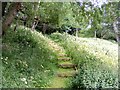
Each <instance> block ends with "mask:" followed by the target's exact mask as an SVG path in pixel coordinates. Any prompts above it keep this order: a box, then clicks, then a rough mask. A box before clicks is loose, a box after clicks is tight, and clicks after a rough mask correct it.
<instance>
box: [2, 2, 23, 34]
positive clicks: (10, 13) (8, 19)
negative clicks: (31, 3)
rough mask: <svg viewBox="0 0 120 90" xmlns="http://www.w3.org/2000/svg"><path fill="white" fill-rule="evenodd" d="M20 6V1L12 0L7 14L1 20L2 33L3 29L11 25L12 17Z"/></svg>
mask: <svg viewBox="0 0 120 90" xmlns="http://www.w3.org/2000/svg"><path fill="white" fill-rule="evenodd" d="M20 8H21V2H13V3H12V4H11V5H10V7H9V10H8V13H7V15H6V16H5V20H4V21H3V22H2V31H3V32H2V34H3V35H4V33H5V31H6V30H7V29H8V28H9V26H10V25H11V23H12V21H13V19H14V18H15V16H16V14H17V13H18V12H19V10H20Z"/></svg>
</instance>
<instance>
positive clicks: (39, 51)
mask: <svg viewBox="0 0 120 90" xmlns="http://www.w3.org/2000/svg"><path fill="white" fill-rule="evenodd" d="M49 41H50V40H49V39H48V38H47V37H45V36H43V35H42V34H41V33H38V32H36V31H31V30H30V29H28V28H24V27H22V26H20V27H18V28H17V30H16V31H13V29H12V28H11V29H9V30H8V32H7V33H6V35H5V36H4V37H3V40H2V58H1V59H2V62H3V64H2V66H3V67H2V71H3V73H2V75H3V87H4V88H6V87H8V88H9V87H10V88H15V87H20V88H21V87H29V88H33V87H45V86H47V83H48V82H49V80H50V78H51V77H52V76H53V73H54V72H53V70H54V69H55V68H56V64H57V56H56V53H54V52H53V51H52V50H51V49H50V47H49V46H48V42H49Z"/></svg>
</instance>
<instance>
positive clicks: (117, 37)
mask: <svg viewBox="0 0 120 90" xmlns="http://www.w3.org/2000/svg"><path fill="white" fill-rule="evenodd" d="M113 28H114V32H115V36H116V40H117V42H118V43H120V36H119V35H120V31H119V30H118V27H117V24H116V22H113Z"/></svg>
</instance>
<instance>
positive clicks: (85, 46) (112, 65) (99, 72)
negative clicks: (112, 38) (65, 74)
mask: <svg viewBox="0 0 120 90" xmlns="http://www.w3.org/2000/svg"><path fill="white" fill-rule="evenodd" d="M51 38H52V39H53V40H54V41H57V42H59V44H60V45H62V46H63V47H64V48H65V49H66V51H67V54H68V55H69V56H71V58H72V59H73V62H74V63H75V64H77V65H78V75H77V76H76V77H75V78H73V79H72V80H71V82H70V85H69V87H71V88H117V87H118V71H117V70H118V66H117V65H118V63H117V57H118V56H116V55H117V48H115V47H117V45H114V44H113V43H111V42H108V41H104V40H99V39H96V40H94V39H91V38H90V39H88V38H87V39H86V38H77V37H74V36H70V35H61V34H58V33H57V34H52V35H51ZM104 45H106V46H107V47H106V46H104ZM108 47H109V49H108ZM113 47H114V50H112V48H113ZM114 51H115V52H114ZM106 52H108V53H109V54H107V53H106ZM113 53H114V55H113ZM115 57H116V58H115Z"/></svg>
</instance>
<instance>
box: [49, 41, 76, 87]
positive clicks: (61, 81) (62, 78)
mask: <svg viewBox="0 0 120 90" xmlns="http://www.w3.org/2000/svg"><path fill="white" fill-rule="evenodd" d="M48 43H49V44H48V46H49V47H50V48H51V50H53V52H55V53H57V57H58V65H57V67H58V68H57V69H56V70H55V71H54V77H53V78H52V79H51V81H50V84H49V86H48V87H47V88H66V86H67V85H66V84H67V82H68V81H69V79H70V78H71V77H73V76H74V75H76V74H77V70H75V68H76V65H75V64H73V63H72V59H71V58H70V57H68V56H67V54H66V52H65V50H64V48H63V47H61V46H60V45H58V44H57V43H55V42H54V41H49V42H48Z"/></svg>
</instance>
